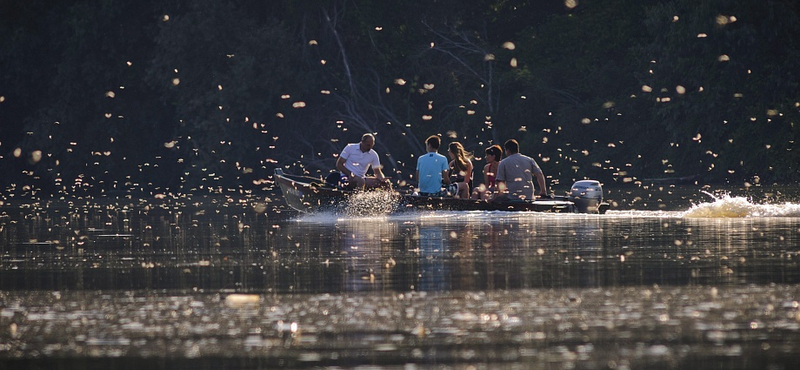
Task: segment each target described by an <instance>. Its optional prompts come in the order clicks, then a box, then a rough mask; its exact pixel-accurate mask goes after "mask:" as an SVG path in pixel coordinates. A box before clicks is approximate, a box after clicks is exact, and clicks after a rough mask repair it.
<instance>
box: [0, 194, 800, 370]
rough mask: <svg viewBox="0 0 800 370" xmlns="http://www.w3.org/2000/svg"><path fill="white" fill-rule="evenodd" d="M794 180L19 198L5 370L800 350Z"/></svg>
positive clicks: (770, 360)
mask: <svg viewBox="0 0 800 370" xmlns="http://www.w3.org/2000/svg"><path fill="white" fill-rule="evenodd" d="M707 190H709V189H707ZM798 193H799V191H798V189H792V188H760V187H759V188H743V189H732V190H731V191H730V192H728V193H727V194H725V193H721V192H716V193H706V192H703V191H702V189H695V188H672V187H666V188H665V187H649V188H631V189H612V190H607V194H606V198H607V199H608V200H609V201H611V202H612V208H611V210H610V211H609V212H608V213H607V214H605V215H573V214H544V213H509V212H420V213H401V214H382V213H376V214H366V215H365V214H358V215H353V214H346V213H345V214H316V215H299V214H296V213H294V212H292V211H290V210H288V209H286V207H285V206H284V205H283V202H282V199H281V198H280V196H277V197H267V198H266V199H265V198H264V197H263V196H259V197H257V196H252V195H251V196H240V195H236V196H221V195H217V196H174V195H169V194H166V195H162V194H159V195H157V196H155V197H148V198H138V199H137V198H97V199H94V198H82V199H81V198H75V199H66V200H65V199H60V200H26V199H15V198H13V197H7V198H4V199H3V200H2V201H0V252H1V253H0V368H4V369H5V368H9V369H10V368H60V369H78V368H81V369H85V368H92V369H93V368H97V369H101V368H102V369H108V368H113V369H134V368H135V369H140V368H144V367H157V368H200V369H220V368H224V369H267V368H297V367H303V368H317V367H319V368H387V369H388V368H392V369H416V368H458V369H482V368H486V369H496V368H500V369H640V368H645V367H647V368H654V369H690V368H698V369H700V368H702V369H706V368H725V369H776V370H777V369H793V368H796V366H797V365H796V363H798V360H800V355H798V354H799V353H800V303H799V302H800V268H798V260H799V259H800V255H798V254H799V253H800V200H798V199H800V198H798Z"/></svg>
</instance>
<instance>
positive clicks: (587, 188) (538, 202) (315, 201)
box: [274, 168, 609, 214]
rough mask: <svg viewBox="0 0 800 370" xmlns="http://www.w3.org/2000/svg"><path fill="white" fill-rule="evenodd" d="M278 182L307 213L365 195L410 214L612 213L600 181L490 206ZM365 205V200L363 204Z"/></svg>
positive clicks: (293, 179) (302, 179) (290, 179)
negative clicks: (422, 212) (565, 191)
mask: <svg viewBox="0 0 800 370" xmlns="http://www.w3.org/2000/svg"><path fill="white" fill-rule="evenodd" d="M274 180H275V182H276V183H277V184H278V186H280V188H281V192H282V193H283V198H284V200H285V201H286V204H287V205H289V207H291V208H293V209H295V210H297V211H299V212H303V213H313V212H319V211H326V210H334V211H335V210H340V209H343V207H346V206H347V205H348V204H349V203H351V202H353V201H354V200H355V198H356V197H359V196H360V195H362V194H365V193H372V192H376V193H377V192H382V193H381V194H380V196H376V197H367V199H371V200H374V201H375V202H382V203H384V204H383V206H384V208H383V209H386V207H385V206H386V204H385V203H389V204H388V206H389V207H388V210H389V211H391V212H402V211H407V210H431V211H435V210H445V211H512V212H518V211H531V212H557V213H599V214H603V213H605V211H606V210H607V209H608V207H609V205H608V203H605V202H604V201H603V188H602V185H601V184H600V182H599V181H597V180H579V181H576V182H575V183H574V184H573V185H572V187H571V188H570V191H569V193H567V194H563V195H551V196H549V197H543V198H536V199H534V200H526V201H523V200H515V201H501V202H487V201H483V200H477V199H460V198H453V197H433V196H422V195H417V194H416V193H414V192H407V193H403V192H399V191H387V190H380V189H376V190H366V191H358V192H356V191H351V190H344V189H340V188H339V187H337V186H335V185H333V184H329V183H328V181H326V179H323V178H321V177H320V178H315V177H311V176H301V175H290V174H286V173H284V172H283V169H281V168H276V169H275V174H274ZM361 203H363V200H362V201H361Z"/></svg>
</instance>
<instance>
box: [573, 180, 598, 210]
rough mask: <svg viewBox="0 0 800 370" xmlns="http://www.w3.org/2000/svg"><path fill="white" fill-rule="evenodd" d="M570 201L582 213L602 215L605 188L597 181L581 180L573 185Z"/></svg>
mask: <svg viewBox="0 0 800 370" xmlns="http://www.w3.org/2000/svg"><path fill="white" fill-rule="evenodd" d="M569 200H571V201H572V203H575V208H576V210H577V211H578V212H580V213H601V212H600V206H601V204H602V203H603V187H602V186H601V185H600V181H597V180H579V181H576V182H575V183H574V184H572V190H571V191H570V193H569Z"/></svg>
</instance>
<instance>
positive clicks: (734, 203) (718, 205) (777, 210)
mask: <svg viewBox="0 0 800 370" xmlns="http://www.w3.org/2000/svg"><path fill="white" fill-rule="evenodd" d="M709 196H711V197H712V198H714V201H713V202H710V203H700V204H696V205H694V206H693V207H692V208H691V209H689V210H688V211H686V212H684V214H683V217H687V218H744V217H800V204H794V203H782V204H757V203H753V202H752V201H751V200H750V199H748V198H745V197H732V196H729V195H723V196H720V197H717V196H714V195H711V194H709Z"/></svg>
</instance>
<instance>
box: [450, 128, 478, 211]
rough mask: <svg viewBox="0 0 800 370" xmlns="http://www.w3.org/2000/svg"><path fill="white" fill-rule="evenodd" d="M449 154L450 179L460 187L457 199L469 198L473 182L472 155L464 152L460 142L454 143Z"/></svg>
mask: <svg viewBox="0 0 800 370" xmlns="http://www.w3.org/2000/svg"><path fill="white" fill-rule="evenodd" d="M447 153H448V154H449V155H450V159H451V161H450V178H451V181H452V182H453V183H455V184H457V185H458V194H456V198H464V199H467V198H469V190H470V183H471V182H472V153H469V152H467V151H465V150H464V146H463V145H461V143H459V142H457V141H456V142H452V143H450V146H449V147H448V150H447Z"/></svg>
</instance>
